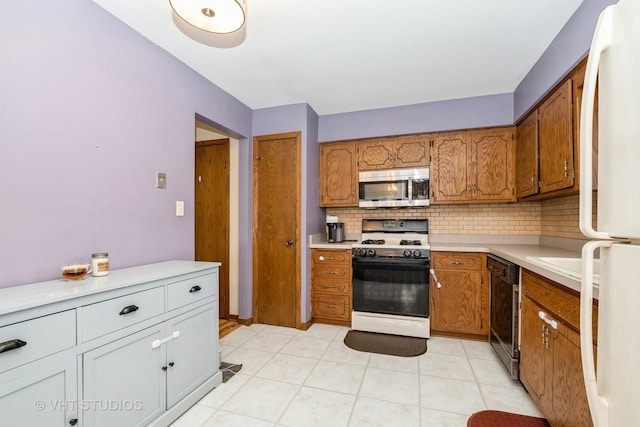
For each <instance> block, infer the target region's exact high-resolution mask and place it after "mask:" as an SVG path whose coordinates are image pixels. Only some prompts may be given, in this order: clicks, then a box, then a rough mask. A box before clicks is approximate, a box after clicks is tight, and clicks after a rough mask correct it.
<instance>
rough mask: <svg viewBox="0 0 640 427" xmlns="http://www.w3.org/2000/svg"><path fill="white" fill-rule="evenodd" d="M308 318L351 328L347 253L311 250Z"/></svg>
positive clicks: (349, 256) (348, 252)
mask: <svg viewBox="0 0 640 427" xmlns="http://www.w3.org/2000/svg"><path fill="white" fill-rule="evenodd" d="M311 315H312V317H313V319H314V321H315V322H318V323H332V324H338V325H345V326H350V325H351V251H350V250H348V249H311Z"/></svg>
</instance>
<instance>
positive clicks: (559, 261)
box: [525, 256, 600, 284]
mask: <svg viewBox="0 0 640 427" xmlns="http://www.w3.org/2000/svg"><path fill="white" fill-rule="evenodd" d="M525 259H526V260H527V261H531V262H532V263H534V264H538V265H540V266H542V267H545V268H548V269H549V270H553V271H555V272H556V273H560V274H564V275H567V276H570V277H573V278H575V279H578V280H580V279H582V259H581V258H562V257H543V256H540V257H537V256H528V257H525ZM599 279H600V260H599V259H594V260H593V282H594V283H596V284H597V283H599Z"/></svg>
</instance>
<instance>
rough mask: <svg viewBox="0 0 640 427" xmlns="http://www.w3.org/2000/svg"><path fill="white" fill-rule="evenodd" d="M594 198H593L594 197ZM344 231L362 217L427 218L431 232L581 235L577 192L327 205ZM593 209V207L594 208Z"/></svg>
mask: <svg viewBox="0 0 640 427" xmlns="http://www.w3.org/2000/svg"><path fill="white" fill-rule="evenodd" d="M594 199H595V198H594ZM326 212H327V215H337V216H338V217H339V218H340V222H344V225H345V231H346V232H347V233H359V232H360V227H361V224H362V219H363V218H390V219H402V218H428V219H429V233H431V234H478V235H480V234H517V235H543V236H552V237H567V238H574V239H583V238H584V237H583V236H582V234H581V233H580V229H579V226H578V196H577V195H576V196H568V197H562V198H559V199H551V200H545V201H539V202H519V203H500V204H472V205H432V206H429V207H426V208H405V209H358V208H327V210H326ZM594 212H595V209H594Z"/></svg>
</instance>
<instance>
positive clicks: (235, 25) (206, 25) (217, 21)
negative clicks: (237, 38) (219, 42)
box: [169, 0, 247, 34]
mask: <svg viewBox="0 0 640 427" xmlns="http://www.w3.org/2000/svg"><path fill="white" fill-rule="evenodd" d="M169 4H170V5H171V8H172V9H173V11H174V12H175V14H176V15H178V16H179V17H180V18H182V19H183V20H184V21H185V22H186V23H188V24H190V25H193V26H194V27H196V28H200V29H201V30H204V31H208V32H210V33H217V34H227V33H232V32H234V31H237V30H238V29H240V28H241V27H242V26H243V25H244V21H245V19H246V14H247V12H246V10H247V5H246V0H169Z"/></svg>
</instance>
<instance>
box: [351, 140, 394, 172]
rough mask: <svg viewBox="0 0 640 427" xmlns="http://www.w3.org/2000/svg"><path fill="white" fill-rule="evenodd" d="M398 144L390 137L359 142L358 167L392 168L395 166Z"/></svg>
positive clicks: (369, 168)
mask: <svg viewBox="0 0 640 427" xmlns="http://www.w3.org/2000/svg"><path fill="white" fill-rule="evenodd" d="M395 155H396V144H395V143H394V141H392V140H390V139H376V140H374V141H368V142H361V143H359V144H358V169H359V170H377V169H391V168H393V167H394V166H395Z"/></svg>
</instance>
